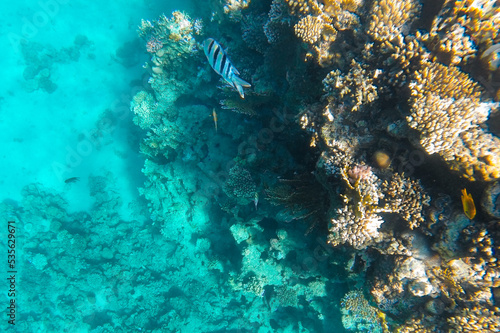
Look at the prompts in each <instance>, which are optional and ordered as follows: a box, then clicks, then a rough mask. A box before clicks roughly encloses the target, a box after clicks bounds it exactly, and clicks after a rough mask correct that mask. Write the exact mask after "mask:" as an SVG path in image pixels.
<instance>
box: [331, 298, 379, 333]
mask: <svg viewBox="0 0 500 333" xmlns="http://www.w3.org/2000/svg"><path fill="white" fill-rule="evenodd" d="M340 305H341V307H342V309H341V312H342V324H343V325H344V328H345V329H346V330H349V331H355V332H378V333H382V332H383V328H382V325H381V324H380V323H379V310H378V309H377V308H376V307H374V306H371V305H370V304H369V303H368V301H367V300H366V298H365V297H364V296H363V293H362V292H361V291H360V290H352V291H350V292H348V293H347V294H345V295H344V297H343V298H342V300H341V303H340Z"/></svg>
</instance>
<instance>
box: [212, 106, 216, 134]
mask: <svg viewBox="0 0 500 333" xmlns="http://www.w3.org/2000/svg"><path fill="white" fill-rule="evenodd" d="M212 117H214V124H215V133H217V112H215V108H213V110H212Z"/></svg>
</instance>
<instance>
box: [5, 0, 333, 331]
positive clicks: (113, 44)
mask: <svg viewBox="0 0 500 333" xmlns="http://www.w3.org/2000/svg"><path fill="white" fill-rule="evenodd" d="M1 7H2V8H1V10H2V13H3V15H2V17H3V19H2V22H1V23H0V24H1V30H2V32H3V33H2V34H1V37H0V38H1V39H0V43H1V45H2V49H3V50H4V56H3V60H2V63H3V66H2V82H3V87H4V89H3V92H2V97H1V100H2V107H1V109H2V114H3V117H2V120H1V122H0V126H1V130H0V133H1V136H2V137H1V142H2V163H1V164H2V167H1V169H2V175H3V177H2V179H1V189H2V191H1V193H2V198H1V200H3V204H2V208H1V211H2V223H4V224H5V227H2V233H1V235H2V242H1V244H2V248H6V246H7V232H6V231H7V230H6V228H7V220H14V221H15V222H16V226H17V229H16V237H17V238H16V240H17V242H16V245H15V250H16V266H15V268H14V270H15V271H16V272H17V273H16V274H15V277H16V279H15V297H14V298H15V302H16V309H17V310H16V313H15V319H14V322H15V325H12V323H8V319H9V318H7V316H6V315H5V311H3V315H2V319H1V323H0V325H1V327H2V328H1V330H2V331H5V330H7V331H9V332H11V331H12V332H141V331H142V332H144V331H157V332H226V331H227V332H251V331H257V330H259V327H258V326H260V325H257V323H261V322H266V324H265V326H266V328H265V329H264V330H262V331H269V330H271V329H272V328H270V327H271V326H270V325H272V326H273V327H275V328H276V330H277V331H280V330H281V329H283V330H287V331H296V330H297V329H298V327H299V324H298V323H299V321H300V320H298V318H297V314H298V312H297V311H300V312H301V314H300V317H302V318H305V320H306V321H308V322H309V324H308V325H312V326H313V327H317V328H318V330H323V328H322V327H324V325H323V324H321V320H319V319H318V318H317V316H318V313H317V312H316V311H311V310H307V309H305V310H304V309H302V310H299V309H297V308H288V307H282V308H280V307H279V305H277V304H274V305H272V307H271V305H270V304H269V302H270V300H269V299H267V300H266V299H265V298H264V297H262V296H261V295H258V296H256V295H254V294H253V293H252V292H247V291H245V292H243V291H242V289H243V288H242V287H241V286H240V287H234V286H233V287H231V286H230V285H229V282H228V281H229V280H231V279H234V280H236V275H237V274H240V273H239V272H238V271H237V270H238V268H241V265H242V262H241V258H238V256H237V255H236V253H234V251H237V247H236V244H235V242H234V240H233V239H232V236H231V233H230V231H229V226H230V225H231V224H233V223H234V222H231V221H228V218H227V217H224V216H222V215H221V213H220V209H219V210H217V211H214V209H213V208H211V207H212V206H216V205H217V203H216V202H215V201H214V198H213V197H211V198H207V197H206V193H201V194H200V195H199V200H200V201H203V202H204V203H203V206H204V207H206V209H204V210H202V211H199V212H192V213H189V214H191V215H193V214H194V215H196V214H198V215H200V216H198V217H193V218H192V219H193V220H194V221H198V220H199V221H202V222H199V223H205V224H212V225H213V227H211V228H207V229H210V230H207V231H205V232H206V233H207V235H200V234H198V233H200V232H201V231H200V229H199V228H198V229H197V230H194V229H195V228H194V227H193V229H189V230H188V231H187V232H186V234H187V235H186V236H185V237H182V238H178V239H175V240H171V239H166V238H165V237H163V236H162V234H161V228H162V226H161V225H158V224H155V221H154V217H153V218H151V216H150V212H149V211H148V206H147V205H148V203H147V201H146V200H145V199H144V197H141V196H140V194H139V191H138V188H139V187H142V186H143V184H144V182H145V180H146V177H145V176H144V175H143V174H142V173H141V169H142V168H143V166H144V161H145V157H144V156H143V155H141V154H140V152H139V144H140V141H141V138H142V137H143V136H144V133H143V132H142V131H141V130H140V129H139V128H138V127H136V126H135V125H134V124H133V122H132V118H133V113H132V112H131V111H130V102H131V100H132V97H133V96H134V94H135V93H136V92H137V91H138V90H140V89H142V88H143V87H144V84H143V81H144V80H145V79H144V77H145V76H146V75H147V72H146V71H145V70H144V68H142V65H143V64H144V63H146V62H147V61H148V60H149V56H148V54H147V53H146V52H145V47H144V43H143V41H141V40H140V39H139V38H138V37H137V29H138V26H139V24H140V22H141V19H150V20H153V19H156V18H157V17H158V16H159V15H160V14H161V13H165V14H166V15H167V16H169V15H170V14H171V13H172V11H173V10H184V11H186V12H188V13H189V12H192V4H191V3H190V2H187V1H179V2H176V1H161V2H160V1H114V2H109V3H103V2H89V1H59V2H58V1H47V2H44V1H41V2H38V1H24V2H21V3H19V4H2V5H1ZM198 12H202V11H201V10H198ZM213 24H216V23H213ZM204 111H205V110H204ZM236 116H238V115H236ZM209 117H211V108H210V110H209V111H208V112H207V121H205V123H204V124H203V126H204V127H203V130H204V131H207V132H210V135H213V133H212V132H213V129H214V125H213V121H212V120H211V118H210V119H209ZM238 121H241V122H242V125H241V128H240V130H244V127H245V119H244V118H243V117H240V118H239V119H238ZM218 125H219V127H222V126H231V124H229V123H228V122H227V121H226V120H224V119H223V116H222V115H221V116H220V120H219V124H218ZM250 125H251V124H250ZM250 125H249V126H250ZM249 128H250V127H249ZM220 130H222V131H223V129H221V128H219V131H220ZM248 130H250V129H245V131H248ZM185 135H187V136H190V134H189V133H185ZM220 140H221V142H220V144H221V145H226V146H228V145H229V146H228V147H227V148H228V149H229V150H230V152H224V151H222V152H221V155H222V156H223V157H224V158H227V161H230V160H231V158H232V157H233V155H234V152H235V151H237V145H236V144H235V142H233V141H231V140H229V142H224V139H223V138H222V139H220ZM226 141H227V140H226ZM224 154H227V156H224ZM218 163H219V162H218ZM180 167H182V161H180ZM177 172H178V174H177V175H176V176H178V177H179V181H182V179H180V177H183V175H184V174H187V176H186V177H190V178H188V181H191V180H193V178H196V177H207V176H206V174H205V173H207V172H211V173H213V171H212V170H210V169H205V168H203V170H200V169H195V170H189V169H188V167H187V166H186V171H183V170H177ZM204 172H205V173H204ZM75 177H76V178H75ZM193 187H196V186H195V185H193ZM193 190H194V191H196V189H193ZM195 195H196V194H195ZM190 196H191V194H190ZM172 200H175V201H176V202H175V205H189V204H190V201H189V200H190V198H185V197H183V196H181V195H180V197H179V198H177V199H175V198H174V199H172ZM182 200H187V202H186V203H182V202H181V201H182ZM261 201H263V200H261ZM261 205H262V203H261ZM247 207H248V208H247V210H248V211H250V213H253V215H255V212H254V209H253V203H252V204H251V205H247ZM172 209H174V210H175V206H174V208H172ZM185 213H186V212H185V211H184V210H182V213H181V214H182V215H181V216H180V217H179V218H180V219H184V218H185V216H184V214H185ZM261 218H262V217H261ZM245 219H246V217H245ZM186 221H187V217H186ZM179 223H182V222H179ZM193 223H194V222H193ZM197 223H198V222H197ZM188 228H189V226H188ZM205 228H206V227H205ZM210 244H211V245H210ZM209 247H212V248H216V249H215V250H209V249H208V248H209ZM2 251H3V250H2ZM259 251H261V250H259ZM209 252H210V254H209ZM230 261H232V263H230ZM274 265H275V264H273V266H274ZM230 267H233V268H230ZM4 268H5V267H2V272H5V269H4ZM269 269H270V270H271V271H270V272H269V273H267V274H270V275H271V276H272V275H274V274H276V272H277V271H274V270H273V267H269ZM9 271H11V269H10V268H9ZM5 274H7V273H5ZM5 274H3V275H5ZM2 281H4V282H3V283H1V288H2V293H1V296H0V299H1V304H2V307H3V308H4V309H5V307H6V305H9V300H10V299H11V297H10V296H8V295H10V293H8V289H9V286H8V285H7V284H6V283H5V281H6V278H5V277H4V276H2ZM234 283H236V281H235V282H234ZM239 283H240V284H241V282H239ZM248 288H249V289H251V287H248ZM256 288H262V287H259V286H256ZM258 292H259V293H263V290H260V291H258ZM302 293H303V292H302ZM245 294H249V295H250V296H248V295H247V296H245ZM250 297H253V298H254V299H252V298H250ZM302 298H303V299H301V303H303V305H301V307H302V306H306V307H307V303H308V302H310V300H307V301H305V300H304V297H302ZM291 302H292V304H294V303H297V301H296V300H292V301H291ZM327 312H328V314H327V315H328V316H334V314H333V311H327ZM272 317H276V318H277V319H274V320H273V319H271V318H272ZM308 317H310V318H308ZM282 324H286V325H285V326H284V327H283V328H279V327H280V326H281V325H282ZM300 325H302V324H300ZM287 327H288V328H287ZM327 331H331V332H333V331H335V330H334V329H333V328H332V329H327Z"/></svg>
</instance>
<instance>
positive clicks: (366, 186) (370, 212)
mask: <svg viewBox="0 0 500 333" xmlns="http://www.w3.org/2000/svg"><path fill="white" fill-rule="evenodd" d="M342 178H343V180H344V183H345V184H346V186H347V193H346V195H343V198H344V203H345V206H344V207H343V208H341V209H338V210H337V216H336V217H335V218H334V219H332V221H331V223H330V228H329V230H330V233H329V235H328V242H329V243H330V244H332V245H333V246H337V245H339V244H345V243H347V244H349V245H352V246H353V247H354V248H356V249H363V248H366V247H367V246H368V245H370V244H372V243H377V242H379V241H381V240H382V235H381V234H380V233H379V232H378V229H379V227H380V225H381V224H382V223H383V222H384V220H383V219H382V218H381V217H380V216H379V215H377V213H379V212H382V211H384V209H382V208H380V207H379V205H378V204H379V200H380V199H381V198H382V193H381V192H380V189H379V187H380V183H381V181H380V180H379V179H378V177H377V176H376V175H375V174H374V173H373V172H372V171H371V169H370V168H369V167H367V166H365V165H355V166H352V167H345V168H343V169H342Z"/></svg>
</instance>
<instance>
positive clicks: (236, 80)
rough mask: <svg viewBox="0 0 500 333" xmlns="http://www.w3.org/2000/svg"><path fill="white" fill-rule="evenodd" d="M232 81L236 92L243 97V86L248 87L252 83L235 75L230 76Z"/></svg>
mask: <svg viewBox="0 0 500 333" xmlns="http://www.w3.org/2000/svg"><path fill="white" fill-rule="evenodd" d="M232 81H233V86H234V87H235V88H236V90H238V93H239V94H240V97H241V98H245V93H244V92H243V87H245V88H248V87H251V86H252V85H251V84H250V83H248V82H247V81H245V80H243V79H242V78H239V77H237V76H235V75H233V77H232Z"/></svg>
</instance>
